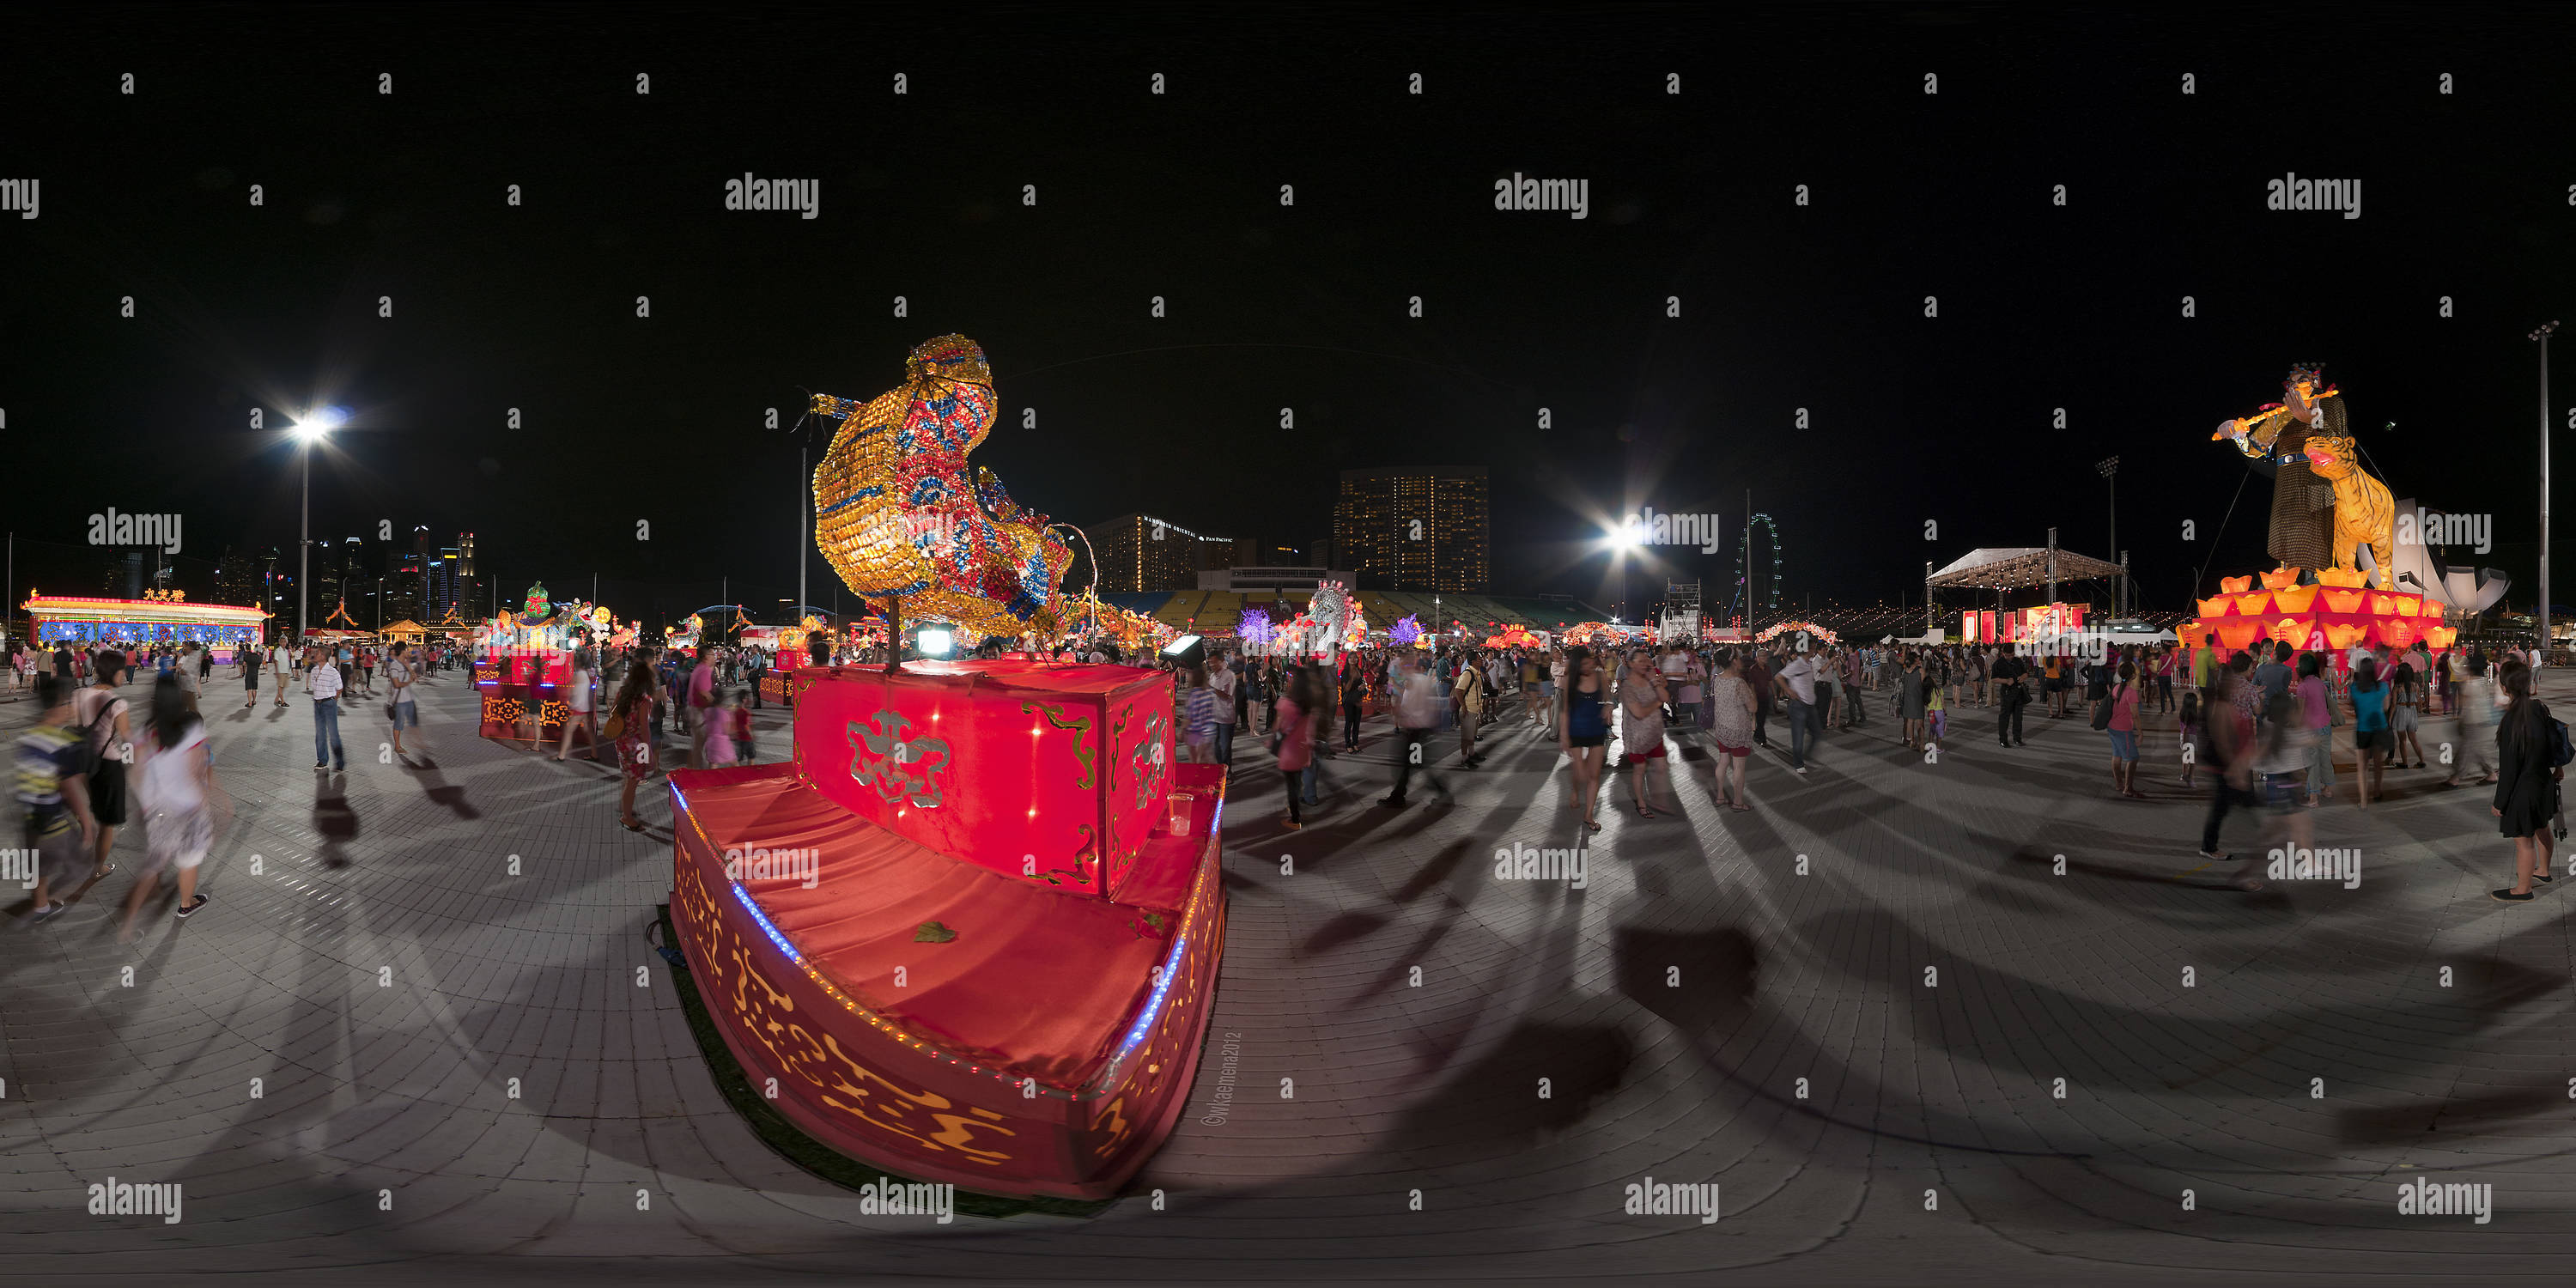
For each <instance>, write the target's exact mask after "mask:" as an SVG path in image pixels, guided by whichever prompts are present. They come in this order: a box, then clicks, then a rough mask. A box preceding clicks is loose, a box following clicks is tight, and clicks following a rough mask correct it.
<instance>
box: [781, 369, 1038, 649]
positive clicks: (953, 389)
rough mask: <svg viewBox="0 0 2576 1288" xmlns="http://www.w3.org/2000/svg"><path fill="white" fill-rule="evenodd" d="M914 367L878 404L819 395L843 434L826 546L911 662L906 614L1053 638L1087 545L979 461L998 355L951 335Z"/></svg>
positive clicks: (817, 404)
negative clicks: (1077, 550)
mask: <svg viewBox="0 0 2576 1288" xmlns="http://www.w3.org/2000/svg"><path fill="white" fill-rule="evenodd" d="M904 372H905V379H904V382H903V383H902V384H900V385H898V386H896V387H895V388H893V389H890V390H888V391H886V392H885V393H882V394H879V395H877V396H876V397H875V398H873V399H871V400H869V401H867V402H865V403H860V402H856V401H853V400H851V399H847V398H836V397H833V396H831V395H829V394H816V395H815V396H814V399H813V402H812V404H811V407H810V409H809V410H810V411H811V413H812V414H814V415H817V416H821V417H824V418H825V419H827V420H831V421H835V422H837V423H838V424H839V426H840V428H839V429H838V430H837V431H836V432H835V433H834V434H833V436H832V445H831V448H830V449H829V450H828V451H826V452H825V453H824V454H823V461H822V464H820V465H819V466H817V467H816V468H815V470H814V543H815V545H816V546H818V547H820V548H821V550H822V552H823V557H824V559H825V560H826V561H828V562H829V563H830V564H831V565H832V570H833V571H834V572H837V573H839V574H840V576H841V581H842V583H843V584H845V585H847V586H848V587H849V588H850V590H851V591H852V592H853V593H855V594H857V595H859V596H860V597H862V598H864V599H866V600H867V601H868V602H869V603H870V604H871V605H874V606H877V607H880V608H882V609H883V610H884V611H885V614H886V620H887V625H888V637H889V639H891V640H894V641H896V642H897V645H898V647H897V648H896V649H895V650H894V652H895V653H897V654H898V655H899V654H900V651H901V650H900V647H899V644H900V641H901V639H902V618H903V616H904V615H905V614H910V615H912V616H914V617H916V618H921V619H927V620H938V621H945V622H949V623H951V624H953V625H956V626H958V627H961V628H963V629H965V630H967V631H970V632H974V633H975V634H977V635H1017V634H1019V633H1021V632H1023V631H1027V630H1032V629H1034V630H1037V631H1039V632H1041V633H1052V632H1053V631H1054V630H1055V629H1056V627H1057V625H1058V624H1059V622H1058V613H1057V610H1056V608H1055V606H1054V601H1055V595H1056V588H1057V587H1058V586H1059V585H1060V584H1061V583H1062V582H1063V580H1064V574H1065V570H1066V569H1067V568H1068V567H1070V566H1071V565H1072V563H1073V548H1072V547H1071V546H1069V545H1067V544H1066V543H1065V540H1064V538H1062V537H1061V536H1058V535H1056V534H1054V533H1052V532H1050V531H1048V530H1047V517H1046V516H1045V515H1043V514H1039V513H1037V512H1035V511H1033V510H1028V509H1025V508H1023V507H1021V506H1020V505H1018V504H1017V503H1015V502H1013V501H1012V500H1011V498H1010V494H1009V493H1008V492H1005V491H1004V490H1003V488H1002V481H1001V480H1000V479H999V478H997V477H995V476H994V474H993V472H992V471H991V470H989V469H984V468H981V467H970V466H969V464H968V462H967V459H966V457H967V454H968V453H969V452H972V451H973V450H975V448H976V447H977V446H978V445H980V444H981V443H982V442H983V441H984V436H985V434H986V433H987V432H988V431H989V430H990V428H991V426H992V423H993V416H994V412H995V399H994V393H993V374H992V369H991V367H990V366H989V365H987V363H986V362H985V359H984V350H983V349H982V348H980V347H978V346H977V345H976V343H975V342H974V341H972V340H969V339H967V338H966V337H965V336H962V335H943V336H940V337H938V338H936V339H933V340H929V341H925V342H924V343H923V344H921V345H920V346H919V347H917V348H915V349H914V350H913V351H912V355H911V356H910V357H909V358H907V359H906V360H905V362H904ZM970 468H971V471H972V472H971V473H970ZM889 669H891V665H889Z"/></svg>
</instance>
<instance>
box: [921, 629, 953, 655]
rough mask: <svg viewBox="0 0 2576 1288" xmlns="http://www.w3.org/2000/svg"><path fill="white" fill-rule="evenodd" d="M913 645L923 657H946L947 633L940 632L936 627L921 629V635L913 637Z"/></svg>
mask: <svg viewBox="0 0 2576 1288" xmlns="http://www.w3.org/2000/svg"><path fill="white" fill-rule="evenodd" d="M913 644H914V646H915V647H917V648H919V649H920V650H921V651H922V653H923V654H924V655H925V656H929V657H946V656H948V632H946V631H944V630H941V629H939V628H938V627H936V626H925V627H923V628H921V633H920V634H918V635H915V636H913Z"/></svg>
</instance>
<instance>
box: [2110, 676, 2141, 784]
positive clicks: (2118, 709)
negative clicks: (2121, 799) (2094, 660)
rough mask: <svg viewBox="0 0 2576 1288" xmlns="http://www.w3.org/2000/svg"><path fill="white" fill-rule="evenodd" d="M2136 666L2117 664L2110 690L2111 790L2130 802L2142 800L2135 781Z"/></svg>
mask: <svg viewBox="0 0 2576 1288" xmlns="http://www.w3.org/2000/svg"><path fill="white" fill-rule="evenodd" d="M2138 696H2139V694H2138V664H2137V663H2135V662H2122V663H2121V664H2120V682H2119V683H2118V684H2116V685H2114V686H2112V689H2111V723H2110V724H2109V725H2108V726H2107V727H2108V729H2109V730H2110V734H2111V790H2113V791H2115V792H2118V793H2119V794H2120V795H2122V796H2126V797H2129V798H2130V799H2132V800H2145V799H2146V798H2147V794H2146V793H2145V792H2142V791H2139V790H2138V786H2137V781H2138Z"/></svg>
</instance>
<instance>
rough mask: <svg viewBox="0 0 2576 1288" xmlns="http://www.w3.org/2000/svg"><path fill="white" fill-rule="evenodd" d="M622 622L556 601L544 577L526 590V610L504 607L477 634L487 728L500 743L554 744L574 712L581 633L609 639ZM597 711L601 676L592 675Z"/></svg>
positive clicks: (476, 673) (477, 684)
mask: <svg viewBox="0 0 2576 1288" xmlns="http://www.w3.org/2000/svg"><path fill="white" fill-rule="evenodd" d="M615 621H616V618H615V615H614V614H612V613H610V612H609V611H608V610H607V609H605V608H597V607H594V606H592V605H590V604H586V603H580V602H574V603H569V604H561V605H558V604H555V603H553V602H552V601H551V600H550V599H548V597H547V595H546V586H545V583H544V582H538V583H537V584H535V585H533V586H530V587H529V588H528V595H527V599H526V601H525V602H524V603H523V604H522V605H521V608H520V611H519V612H517V613H512V612H511V611H509V610H508V609H503V610H501V612H499V613H498V614H496V615H494V616H493V617H492V618H491V620H489V621H486V622H484V623H483V626H482V629H481V630H480V631H478V632H477V633H476V636H475V659H474V670H473V680H474V689H475V692H476V693H477V694H479V695H480V696H481V699H482V704H483V705H482V721H481V732H482V735H483V736H484V737H486V738H490V739H493V740H494V741H498V742H534V743H538V744H543V743H546V742H549V741H552V740H553V739H555V738H556V737H557V736H559V735H560V734H561V733H562V732H563V725H564V722H565V721H566V720H567V719H569V718H570V717H571V714H572V694H571V688H572V684H573V668H572V663H573V652H572V651H573V645H574V643H575V637H576V636H577V635H579V634H582V633H585V632H586V633H588V634H590V635H591V636H592V637H593V638H594V639H598V638H604V637H605V636H606V635H607V634H608V629H609V627H610V626H612V625H613V624H614V623H615ZM589 684H590V688H591V703H592V707H593V709H594V710H595V709H597V707H598V704H599V699H600V692H599V689H600V676H599V671H598V669H597V668H595V667H594V668H593V669H592V671H591V673H590V678H589Z"/></svg>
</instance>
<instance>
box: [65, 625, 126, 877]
mask: <svg viewBox="0 0 2576 1288" xmlns="http://www.w3.org/2000/svg"><path fill="white" fill-rule="evenodd" d="M92 665H93V669H94V670H93V673H94V674H95V675H96V676H97V679H96V681H95V682H93V683H92V684H91V685H90V686H89V687H88V688H86V689H83V690H81V691H80V692H79V693H78V694H77V695H75V696H74V697H73V698H72V722H73V723H74V724H76V725H78V726H79V727H80V732H81V743H82V746H84V747H85V748H87V756H86V762H85V764H84V766H83V769H84V771H85V772H86V773H87V774H88V777H89V782H88V789H89V809H90V815H91V817H93V818H95V819H96V820H97V821H98V828H97V837H96V842H95V845H94V846H93V849H92V855H91V857H92V859H93V861H94V862H95V863H96V864H97V868H98V875H99V876H106V875H107V874H109V873H111V872H114V871H116V865H115V864H114V863H111V862H109V861H108V858H107V855H108V851H109V850H111V849H113V848H115V845H116V829H118V828H120V827H123V826H124V825H125V797H126V791H125V767H126V766H128V765H131V764H133V763H134V744H133V742H132V741H130V740H131V739H132V737H133V728H132V725H131V721H130V719H129V717H128V708H127V704H126V701H125V699H124V698H121V697H119V696H117V692H116V686H117V685H118V684H119V683H120V682H122V681H123V680H124V678H125V655H124V654H122V653H117V652H113V651H111V652H104V653H101V654H99V655H98V657H97V659H96V661H95V662H94V663H93V664H92Z"/></svg>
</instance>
